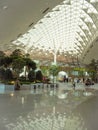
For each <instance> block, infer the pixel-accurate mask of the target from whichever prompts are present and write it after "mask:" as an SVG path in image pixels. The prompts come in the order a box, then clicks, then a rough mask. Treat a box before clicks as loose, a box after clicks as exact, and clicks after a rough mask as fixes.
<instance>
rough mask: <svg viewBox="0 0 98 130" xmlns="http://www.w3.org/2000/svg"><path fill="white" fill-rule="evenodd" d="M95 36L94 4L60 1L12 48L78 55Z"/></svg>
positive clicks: (97, 15)
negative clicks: (18, 47) (17, 46)
mask: <svg viewBox="0 0 98 130" xmlns="http://www.w3.org/2000/svg"><path fill="white" fill-rule="evenodd" d="M97 36H98V0H64V1H63V2H62V3H61V4H60V5H57V6H56V7H55V8H53V9H52V10H51V12H49V13H47V14H46V15H45V16H44V17H43V18H42V19H41V20H40V21H38V23H37V24H36V25H34V26H33V27H32V28H31V29H30V30H29V31H28V32H27V33H26V34H24V35H22V36H21V37H19V38H18V39H17V40H16V41H14V42H13V44H16V45H19V46H26V48H25V49H26V51H27V52H28V51H29V52H30V51H31V52H32V50H33V49H34V48H37V49H41V50H43V51H48V52H52V53H58V52H59V54H64V55H66V54H67V53H70V54H76V55H81V54H82V53H83V52H84V51H85V50H86V49H87V48H88V47H89V46H90V45H91V43H92V42H93V41H94V40H95V39H96V37H97Z"/></svg>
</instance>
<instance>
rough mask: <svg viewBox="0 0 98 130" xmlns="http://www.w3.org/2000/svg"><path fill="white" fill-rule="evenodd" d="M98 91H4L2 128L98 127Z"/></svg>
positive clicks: (63, 129) (69, 129)
mask: <svg viewBox="0 0 98 130" xmlns="http://www.w3.org/2000/svg"><path fill="white" fill-rule="evenodd" d="M97 98H98V97H97V91H82V90H65V89H60V88H52V89H51V88H45V89H36V90H32V91H27V90H26V91H17V92H10V91H9V92H6V93H3V94H0V130H97V129H98V126H97V119H98V118H97V117H98V114H97V108H98V105H97V100H98V99H97Z"/></svg>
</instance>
